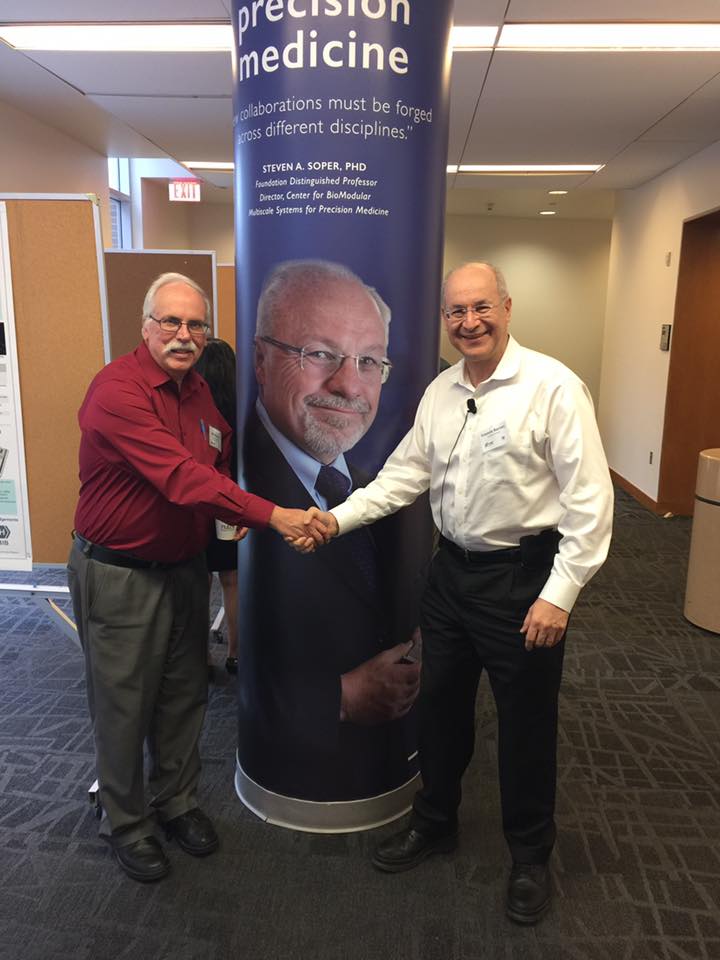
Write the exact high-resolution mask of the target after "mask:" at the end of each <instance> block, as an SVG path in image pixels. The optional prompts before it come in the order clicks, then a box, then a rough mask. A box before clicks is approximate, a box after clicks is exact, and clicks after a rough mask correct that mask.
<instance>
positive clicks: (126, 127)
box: [0, 0, 720, 218]
mask: <svg viewBox="0 0 720 960" xmlns="http://www.w3.org/2000/svg"><path fill="white" fill-rule="evenodd" d="M229 7H230V0H123V2H122V4H120V3H118V2H117V0H62V3H59V2H58V0H4V2H3V3H2V5H0V21H1V22H26V23H32V22H37V21H90V22H103V21H108V22H112V21H117V20H120V19H122V20H123V21H130V20H140V21H148V22H150V21H152V22H161V21H165V20H167V21H192V20H201V21H208V20H215V21H222V22H228V21H229V16H230V15H229ZM678 17H682V19H683V20H689V21H700V22H703V21H713V20H718V19H720V0H684V2H683V3H682V5H681V6H679V5H678V3H677V0H456V3H455V22H456V23H458V24H478V25H483V24H501V23H503V22H513V21H516V22H519V21H541V22H550V21H558V20H566V21H570V20H572V21H600V20H603V21H608V20H627V21H642V20H669V21H673V20H677V19H678ZM0 99H2V100H5V101H7V102H9V103H11V104H12V105H13V106H16V107H17V108H19V109H21V110H24V111H25V112H26V113H29V114H32V115H33V116H35V117H37V118H38V119H40V120H43V121H44V122H45V123H49V124H51V125H52V126H54V127H56V128H58V129H60V130H62V131H64V132H66V133H67V134H69V135H70V136H72V137H74V138H75V139H77V140H80V141H81V142H83V143H85V144H87V145H88V146H90V147H92V148H93V149H95V150H97V151H99V152H100V153H103V154H109V155H115V156H133V157H161V156H170V157H173V158H174V159H176V160H182V159H203V160H232V156H233V150H232V105H231V71H230V55H229V54H225V53H198V54H188V53H177V54H168V53H117V54H108V53H46V52H35V51H33V52H28V53H21V52H18V51H15V50H12V49H10V48H9V47H7V46H5V45H4V44H2V43H0ZM718 139H720V52H718V53H630V52H623V53H598V52H593V53H555V52H549V53H533V52H518V51H495V52H494V53H490V52H460V53H456V54H455V57H454V60H453V72H452V89H451V115H450V146H449V152H448V162H449V163H459V162H461V161H462V162H463V163H492V162H504V163H521V162H526V163H604V164H605V165H606V166H605V168H604V169H603V170H602V171H600V172H599V173H597V174H594V175H592V176H587V175H585V176H581V177H577V176H564V177H560V176H554V177H542V178H538V177H523V178H512V179H508V178H506V177H496V176H493V177H481V178H478V177H475V176H470V175H460V176H451V177H449V178H448V187H449V193H448V210H449V211H450V212H457V213H470V212H479V213H483V212H489V211H488V205H489V204H490V205H492V210H491V212H492V215H493V216H534V215H536V214H537V212H538V210H539V209H540V208H541V207H547V205H548V196H547V191H548V190H549V189H567V190H569V191H570V192H569V194H568V196H566V197H559V198H554V200H553V202H554V203H556V209H557V210H558V214H559V215H560V216H566V217H593V218H596V217H600V218H607V217H610V216H611V215H612V202H613V201H612V197H613V191H614V190H617V189H622V188H628V187H635V186H637V185H639V184H641V183H644V182H646V181H647V180H649V179H651V178H652V177H654V176H656V175H657V174H659V173H661V172H662V171H664V170H666V169H668V168H669V167H671V166H673V165H674V164H676V163H679V162H680V161H681V160H684V159H685V158H686V157H689V156H691V155H692V154H693V153H696V152H697V151H699V150H701V149H702V148H703V147H704V146H707V145H708V144H710V143H712V142H714V141H715V140H718ZM212 181H214V182H215V183H216V184H219V185H221V186H222V185H223V184H225V185H227V184H228V183H229V178H223V177H222V176H221V177H217V176H213V178H212ZM211 192H213V193H214V196H213V199H215V200H218V199H220V200H223V199H224V200H227V201H228V202H229V201H230V199H231V191H230V190H229V189H225V190H223V189H215V190H214V191H211Z"/></svg>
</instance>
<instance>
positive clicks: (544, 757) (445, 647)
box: [306, 263, 613, 924]
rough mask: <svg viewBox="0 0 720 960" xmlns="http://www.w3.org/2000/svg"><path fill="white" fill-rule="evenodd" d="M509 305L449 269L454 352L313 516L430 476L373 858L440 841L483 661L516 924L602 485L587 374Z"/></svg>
mask: <svg viewBox="0 0 720 960" xmlns="http://www.w3.org/2000/svg"><path fill="white" fill-rule="evenodd" d="M511 309H512V301H511V299H510V296H509V295H508V291H507V286H506V284H505V280H504V278H503V276H502V274H501V273H500V271H499V270H497V269H496V268H495V267H493V266H492V265H490V264H487V263H470V264H466V265H465V266H463V267H460V268H459V269H457V270H454V271H452V272H451V273H450V274H449V275H448V277H447V279H446V281H445V284H444V287H443V307H442V315H443V318H444V321H445V325H446V328H447V332H448V336H449V339H450V341H451V342H452V344H453V345H454V346H455V347H456V348H457V349H458V350H459V351H460V353H461V354H462V355H463V359H462V360H461V361H460V362H459V363H457V364H455V366H453V367H450V368H449V369H448V370H445V371H444V372H443V373H441V374H440V375H439V376H438V377H437V378H436V379H435V380H434V381H433V382H432V383H431V384H430V386H429V387H428V388H427V390H426V392H425V394H424V396H423V398H422V400H421V401H420V405H419V407H418V410H417V414H416V418H415V423H414V425H413V427H412V429H411V430H410V432H409V433H408V434H407V436H406V437H405V438H404V439H403V440H402V441H401V443H400V444H399V446H398V447H397V449H396V450H395V451H394V453H393V454H392V455H391V456H390V458H389V459H388V460H387V462H386V464H385V466H384V467H383V469H382V470H381V471H380V473H379V474H378V476H377V478H376V479H375V480H374V481H373V482H372V483H370V484H369V485H368V486H367V487H365V488H363V489H362V490H357V491H355V492H354V493H353V494H352V496H351V497H350V498H349V499H348V500H346V501H345V503H343V504H341V505H339V506H338V507H335V508H334V509H333V510H332V512H331V513H328V514H324V516H325V517H326V518H327V520H328V522H329V524H330V525H331V532H332V530H333V529H334V531H335V534H344V533H347V532H348V531H350V530H353V529H355V528H356V527H358V526H361V525H364V524H368V523H372V522H374V521H375V520H377V519H379V518H380V517H383V516H385V515H386V514H388V513H392V512H393V511H395V510H398V509H400V508H401V507H404V506H406V505H407V504H409V503H411V502H412V501H413V500H414V499H415V498H416V497H417V496H418V495H419V494H420V493H422V492H423V491H425V490H427V489H428V488H429V490H430V501H431V506H432V510H433V517H434V520H435V524H436V525H437V527H438V529H439V531H440V546H439V550H438V552H437V554H436V555H435V557H434V559H433V563H432V567H431V570H430V574H429V578H428V583H427V586H426V590H425V594H424V597H423V602H422V608H421V617H420V622H421V629H422V637H423V665H422V680H421V693H420V700H419V704H420V716H421V733H420V766H421V772H422V776H423V788H422V789H421V790H420V791H419V792H418V794H417V795H416V798H415V802H414V805H413V813H412V816H411V819H410V824H409V826H408V828H407V829H405V830H403V831H401V832H400V833H398V834H396V835H394V836H392V837H390V838H389V839H388V840H385V841H384V842H383V843H381V844H380V846H379V847H378V848H377V850H376V852H375V855H374V857H373V864H374V865H375V866H376V867H377V868H378V869H380V870H384V871H388V872H397V871H401V870H407V869H410V868H412V867H414V866H416V865H417V864H418V863H420V862H421V861H422V860H423V859H424V858H425V857H426V856H428V855H429V854H432V853H438V852H447V851H450V850H452V849H454V847H455V846H456V843H457V811H458V807H459V804H460V793H461V779H462V775H463V773H464V771H465V769H466V767H467V765H468V763H469V761H470V759H471V757H472V752H473V747H474V705H475V697H476V693H477V686H478V681H479V678H480V675H481V673H482V670H483V669H485V670H487V673H488V678H489V681H490V685H491V689H492V692H493V696H494V698H495V704H496V709H497V715H498V765H499V773H500V788H501V801H502V814H503V830H504V833H505V838H506V841H507V843H508V846H509V849H510V853H511V856H512V860H513V865H512V870H511V872H510V879H509V883H508V889H507V902H506V910H507V914H508V916H509V917H510V919H512V920H514V921H515V922H517V923H522V924H532V923H536V922H537V921H538V920H539V919H540V918H541V917H542V916H543V914H544V913H545V911H546V910H547V908H548V906H549V904H550V894H551V887H550V877H549V871H548V866H547V864H548V860H549V858H550V854H551V852H552V848H553V844H554V841H555V835H556V828H555V821H554V807H555V785H556V751H557V704H558V692H559V687H560V680H561V675H562V661H563V652H564V639H565V630H566V627H567V623H568V617H569V614H570V611H571V610H572V607H573V604H574V603H575V600H576V598H577V596H578V594H579V592H580V590H581V588H582V587H583V586H584V585H585V584H586V583H587V582H588V580H589V579H590V578H591V577H592V576H593V574H594V573H595V572H596V571H597V570H598V569H599V567H600V566H601V565H602V563H603V562H604V560H605V557H606V555H607V550H608V546H609V542H610V535H611V529H612V510H613V493H612V486H611V483H610V478H609V472H608V468H607V463H606V460H605V456H604V453H603V449H602V445H601V442H600V437H599V434H598V430H597V425H596V422H595V416H594V412H593V407H592V401H591V399H590V395H589V393H588V391H587V388H586V387H585V385H584V384H583V383H582V382H581V381H580V380H579V379H578V378H577V377H576V376H575V374H574V373H572V371H570V370H569V369H568V368H567V367H565V366H563V364H561V363H559V362H558V361H557V360H554V359H552V358H550V357H546V356H544V355H543V354H540V353H536V352H534V351H532V350H527V349H525V348H524V347H521V346H520V345H519V344H518V343H517V342H516V341H515V340H513V338H512V337H510V335H509V333H508V327H509V323H510V316H511ZM316 513H317V511H316V510H314V509H311V510H310V511H308V514H306V517H307V518H308V519H309V517H310V516H311V515H315V514H316Z"/></svg>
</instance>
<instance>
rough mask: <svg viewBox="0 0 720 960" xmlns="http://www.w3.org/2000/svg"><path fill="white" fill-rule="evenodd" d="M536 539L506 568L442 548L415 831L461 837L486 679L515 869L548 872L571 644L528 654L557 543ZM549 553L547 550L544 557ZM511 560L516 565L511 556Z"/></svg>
mask: <svg viewBox="0 0 720 960" xmlns="http://www.w3.org/2000/svg"><path fill="white" fill-rule="evenodd" d="M540 536H541V538H545V539H544V540H541V539H539V538H537V537H535V538H531V540H532V543H531V545H530V548H529V549H527V550H526V549H524V547H525V546H527V545H528V544H527V540H528V538H524V540H525V541H526V542H525V543H524V544H523V549H518V550H517V551H502V554H501V557H502V558H501V559H499V560H497V561H490V562H487V561H483V562H473V560H472V559H470V560H466V559H463V558H462V555H461V553H460V552H459V551H457V548H455V549H454V550H453V549H451V548H448V547H447V546H445V547H443V546H441V548H440V550H439V551H438V553H437V554H436V555H435V558H434V560H433V563H432V566H431V570H430V576H429V580H428V585H427V587H426V591H425V595H424V597H423V602H422V608H421V617H420V623H421V628H422V637H423V663H422V680H421V689H420V697H419V706H420V768H421V772H422V778H423V787H422V789H421V790H420V791H419V792H418V794H417V795H416V797H415V802H414V805H413V815H412V818H411V826H413V827H415V829H417V830H420V831H422V832H425V833H428V834H436V835H437V834H442V833H448V832H453V831H455V830H456V829H457V814H458V807H459V805H460V797H461V780H462V776H463V773H464V772H465V769H466V767H467V765H468V763H469V762H470V759H471V757H472V754H473V748H474V745H475V699H476V695H477V688H478V682H479V680H480V676H481V674H482V671H483V669H485V670H487V674H488V679H489V681H490V686H491V689H492V693H493V697H494V699H495V706H496V710H497V718H498V769H499V775H500V794H501V802H502V818H503V830H504V833H505V838H506V840H507V843H508V846H509V848H510V853H511V855H512V858H513V860H516V861H518V862H520V863H544V862H545V861H547V859H548V858H549V856H550V853H551V851H552V848H553V844H554V841H555V833H556V830H555V821H554V810H555V784H556V770H557V763H556V754H557V717H558V693H559V689H560V680H561V677H562V663H563V654H564V647H565V640H564V638H563V640H562V641H561V642H560V643H559V644H557V645H556V646H555V647H551V648H544V647H543V648H540V649H535V650H531V651H527V650H525V646H524V639H525V638H524V636H523V635H522V634H521V633H520V627H521V625H522V622H523V620H524V618H525V615H526V613H527V611H528V609H529V607H530V606H531V604H532V603H533V602H534V601H535V599H536V598H537V596H538V593H539V592H540V590H541V589H542V587H543V586H544V584H545V581H546V580H547V577H548V574H549V572H550V568H551V566H552V559H553V556H554V554H555V552H556V544H557V535H556V534H553V537H552V538H551V539H550V540H548V538H546V537H545V534H542V535H540ZM538 544H540V549H538ZM509 554H510V555H509Z"/></svg>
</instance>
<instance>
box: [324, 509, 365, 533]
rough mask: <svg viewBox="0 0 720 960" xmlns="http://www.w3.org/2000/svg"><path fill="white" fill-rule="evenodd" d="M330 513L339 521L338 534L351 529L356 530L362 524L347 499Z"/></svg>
mask: <svg viewBox="0 0 720 960" xmlns="http://www.w3.org/2000/svg"><path fill="white" fill-rule="evenodd" d="M330 513H331V514H332V515H333V516H334V517H335V519H336V521H337V525H338V534H342V533H349V532H350V531H351V530H355V528H356V527H359V526H360V520H359V519H358V517H357V515H356V513H355V511H354V510H353V508H352V507H351V506H350V504H349V503H347V501H346V502H345V503H340V504H338V506H337V507H333V508H332V510H331V511H330Z"/></svg>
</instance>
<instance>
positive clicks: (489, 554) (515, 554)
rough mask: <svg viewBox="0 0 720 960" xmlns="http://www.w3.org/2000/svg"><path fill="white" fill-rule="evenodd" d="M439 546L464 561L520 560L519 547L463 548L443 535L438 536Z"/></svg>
mask: <svg viewBox="0 0 720 960" xmlns="http://www.w3.org/2000/svg"><path fill="white" fill-rule="evenodd" d="M440 546H441V548H442V549H443V550H447V551H448V553H451V554H452V555H453V556H454V557H457V559H458V560H464V561H465V562H466V563H514V562H517V561H519V560H520V547H503V548H501V549H500V550H465V549H464V548H463V547H459V546H458V545H457V544H456V543H453V542H452V540H448V538H447V537H443V536H441V537H440Z"/></svg>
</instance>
